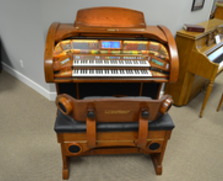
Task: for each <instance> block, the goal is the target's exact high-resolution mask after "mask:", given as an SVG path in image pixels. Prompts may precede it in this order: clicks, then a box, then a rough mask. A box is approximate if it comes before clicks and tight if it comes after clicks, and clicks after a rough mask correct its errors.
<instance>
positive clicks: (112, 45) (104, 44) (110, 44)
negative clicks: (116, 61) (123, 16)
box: [101, 41, 121, 49]
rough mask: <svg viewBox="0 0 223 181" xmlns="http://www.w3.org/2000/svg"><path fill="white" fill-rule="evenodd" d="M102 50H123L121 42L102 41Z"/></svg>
mask: <svg viewBox="0 0 223 181" xmlns="http://www.w3.org/2000/svg"><path fill="white" fill-rule="evenodd" d="M101 48H111V49H112V48H117V49H118V48H121V42H120V41H102V42H101Z"/></svg>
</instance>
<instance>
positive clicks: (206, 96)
mask: <svg viewBox="0 0 223 181" xmlns="http://www.w3.org/2000/svg"><path fill="white" fill-rule="evenodd" d="M212 88H213V81H211V82H210V83H209V84H208V87H207V90H206V93H205V97H204V101H203V104H202V106H201V110H200V117H201V118H202V117H203V112H204V109H205V107H206V104H207V101H208V98H209V96H210V94H211V91H212Z"/></svg>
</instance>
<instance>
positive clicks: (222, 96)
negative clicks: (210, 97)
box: [217, 93, 223, 111]
mask: <svg viewBox="0 0 223 181" xmlns="http://www.w3.org/2000/svg"><path fill="white" fill-rule="evenodd" d="M222 103H223V93H222V95H221V100H220V101H219V103H218V108H217V111H219V110H220V108H221V105H222Z"/></svg>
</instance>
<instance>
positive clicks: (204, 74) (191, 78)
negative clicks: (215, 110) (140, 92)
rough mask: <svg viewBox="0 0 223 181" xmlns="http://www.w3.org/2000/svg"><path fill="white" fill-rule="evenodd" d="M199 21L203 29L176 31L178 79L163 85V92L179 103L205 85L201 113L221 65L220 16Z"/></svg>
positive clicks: (222, 32)
mask: <svg viewBox="0 0 223 181" xmlns="http://www.w3.org/2000/svg"><path fill="white" fill-rule="evenodd" d="M200 25H202V26H203V27H204V28H205V32H202V33H199V32H188V31H185V30H180V31H178V32H177V36H176V42H177V47H178V53H179V59H180V73H179V79H178V81H177V82H176V83H174V84H168V85H167V86H166V93H168V94H170V95H172V97H173V100H174V104H175V105H177V106H182V105H186V104H187V103H188V102H189V101H190V100H191V99H192V98H194V97H195V96H196V95H197V94H198V93H199V92H201V91H202V90H203V89H204V88H206V86H207V89H206V93H205V97H204V100H203V104H202V107H201V110H200V117H202V116H203V112H204V109H205V106H206V103H207V101H208V98H209V96H210V93H211V91H212V87H213V84H214V81H215V78H216V76H217V75H218V74H219V73H220V72H221V71H222V69H223V20H220V19H212V20H209V21H206V22H203V23H201V24H200Z"/></svg>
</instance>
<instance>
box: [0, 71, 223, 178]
mask: <svg viewBox="0 0 223 181" xmlns="http://www.w3.org/2000/svg"><path fill="white" fill-rule="evenodd" d="M222 91H223V74H222V75H220V76H219V77H218V78H217V80H216V83H215V86H214V89H213V92H212V94H211V97H210V100H209V102H208V104H207V107H206V110H205V112H204V117H203V118H199V117H198V114H199V110H200V106H201V101H202V99H203V96H204V93H201V94H200V95H198V96H197V97H196V98H195V99H194V100H193V101H191V102H190V103H189V104H188V105H187V106H184V107H173V108H172V109H171V110H170V114H171V116H172V118H173V120H174V122H175V125H176V128H175V129H174V130H173V134H172V137H171V139H170V141H169V143H168V146H167V150H166V154H165V157H164V162H163V175H162V176H156V175H155V172H154V169H153V165H152V162H151V160H150V158H149V157H148V156H145V155H116V156H113V155H108V156H86V157H81V158H76V159H72V162H71V166H70V168H71V173H70V179H69V180H75V181H105V180H106V181H133V180H135V181H152V180H153V181H221V180H222V179H223V171H222V169H223V118H222V117H223V107H222V108H221V110H220V112H216V108H217V103H218V101H219V99H220V96H221V93H222ZM0 102H1V104H0V122H1V126H0V141H1V145H0V181H58V180H62V179H61V154H60V147H59V144H58V143H57V140H56V134H55V132H54V130H53V126H54V119H55V112H56V107H55V105H54V102H50V101H48V100H47V99H45V98H44V97H42V96H41V95H40V94H38V93H36V92H35V91H34V90H32V89H31V88H29V87H27V86H26V85H24V84H23V83H21V82H20V81H18V80H16V79H15V78H13V77H12V76H10V75H9V74H7V73H5V72H2V73H1V74H0Z"/></svg>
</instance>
